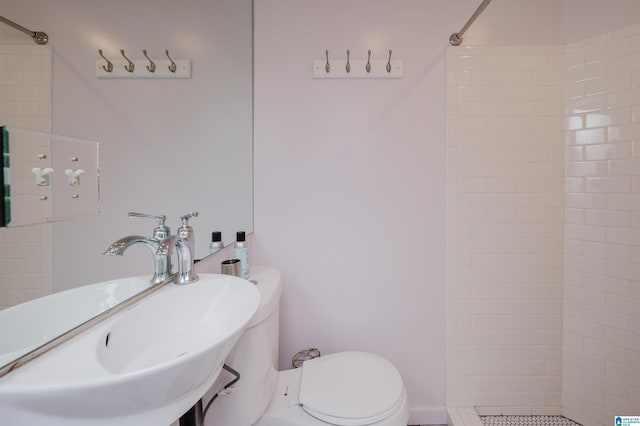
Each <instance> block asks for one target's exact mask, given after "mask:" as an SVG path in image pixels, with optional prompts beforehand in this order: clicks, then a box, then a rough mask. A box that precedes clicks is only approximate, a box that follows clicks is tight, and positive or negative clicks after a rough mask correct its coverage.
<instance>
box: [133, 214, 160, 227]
mask: <svg viewBox="0 0 640 426" xmlns="http://www.w3.org/2000/svg"><path fill="white" fill-rule="evenodd" d="M129 217H136V218H148V219H155V220H157V221H158V225H164V221H165V220H167V216H165V215H162V216H157V215H154V214H146V213H136V212H129Z"/></svg>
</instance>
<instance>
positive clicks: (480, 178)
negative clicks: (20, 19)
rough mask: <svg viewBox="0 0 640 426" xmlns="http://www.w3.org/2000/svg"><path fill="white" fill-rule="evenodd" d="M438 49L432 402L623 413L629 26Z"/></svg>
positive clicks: (632, 36)
mask: <svg viewBox="0 0 640 426" xmlns="http://www.w3.org/2000/svg"><path fill="white" fill-rule="evenodd" d="M447 59H448V63H447V68H448V83H449V87H448V91H449V106H448V114H449V135H448V156H449V157H448V158H449V164H448V191H449V192H448V200H449V204H448V208H449V212H448V226H449V229H448V243H449V247H448V250H449V253H448V254H449V265H448V271H449V277H448V326H447V331H448V342H447V344H448V364H447V368H448V370H447V373H448V378H447V388H448V389H447V405H448V406H454V407H455V406H458V407H461V406H473V407H476V409H477V411H479V412H480V413H481V414H564V415H565V416H568V417H570V418H571V419H573V420H576V421H578V422H580V423H582V424H584V425H585V426H595V425H608V424H612V421H613V417H614V416H615V415H625V414H626V415H630V414H632V413H637V412H638V410H639V409H640V26H635V27H630V28H624V29H621V30H618V31H614V32H611V33H608V34H604V35H601V36H599V37H595V38H591V39H588V40H584V41H580V42H576V43H572V44H570V45H567V46H549V47H531V46H528V47H524V46H515V47H467V48H459V47H458V48H453V49H450V52H449V53H448V58H447ZM563 97H564V99H563Z"/></svg>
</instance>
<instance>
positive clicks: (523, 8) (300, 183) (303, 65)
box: [254, 0, 563, 424]
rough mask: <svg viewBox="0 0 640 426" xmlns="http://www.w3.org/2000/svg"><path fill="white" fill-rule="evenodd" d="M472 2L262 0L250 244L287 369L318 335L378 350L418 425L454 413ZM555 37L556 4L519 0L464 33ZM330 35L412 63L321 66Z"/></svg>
mask: <svg viewBox="0 0 640 426" xmlns="http://www.w3.org/2000/svg"><path fill="white" fill-rule="evenodd" d="M454 3H455V4H454ZM515 3H517V4H515ZM477 4H478V2H475V1H464V2H451V1H445V0H440V1H430V2H425V1H417V0H402V1H399V2H388V1H382V0H375V1H370V0H369V1H365V0H353V1H349V2H344V1H339V0H331V1H323V2H317V1H311V0H302V1H301V0H271V1H257V2H256V4H255V34H254V37H255V46H254V61H255V63H254V67H255V75H254V84H255V100H254V102H255V123H254V129H255V139H254V150H255V164H254V172H255V230H256V236H255V240H254V252H255V259H256V261H257V262H259V263H263V264H269V265H274V266H276V267H278V268H280V269H281V270H282V273H283V277H284V283H285V292H284V296H283V303H282V308H281V314H282V317H281V318H282V319H281V321H282V325H281V362H280V364H281V367H282V368H288V367H289V366H290V359H291V357H292V356H293V354H294V353H295V352H296V351H298V350H300V349H302V348H307V347H310V346H317V347H318V348H320V349H321V351H322V352H323V353H330V352H336V351H342V350H364V351H371V352H377V353H380V354H382V355H383V356H385V357H387V358H388V359H390V360H391V361H392V362H393V363H394V364H395V365H396V366H398V368H399V370H400V372H401V374H402V376H403V378H404V381H405V383H406V385H407V388H408V391H409V395H410V398H411V402H412V417H411V423H412V424H417V423H423V424H426V423H431V424H433V423H445V422H446V417H445V412H444V406H445V290H446V286H445V280H446V277H445V276H446V272H445V271H446V269H445V266H446V255H445V246H446V242H445V238H446V231H445V214H446V209H445V187H446V185H445V176H446V175H445V162H446V153H445V142H446V133H447V129H446V110H445V107H446V79H445V51H446V49H447V47H448V46H449V45H448V38H449V35H450V34H451V33H452V32H454V31H457V30H459V29H460V27H461V26H462V25H463V24H464V22H465V21H466V19H468V17H469V16H470V15H471V14H472V13H473V11H474V10H475V8H476V7H477ZM516 12H517V13H519V14H522V15H525V16H527V17H528V19H526V20H523V21H522V22H519V23H517V27H518V28H519V29H520V31H514V28H515V26H516V23H514V22H513V18H511V20H508V19H506V17H508V16H512V15H514V14H515V13H516ZM543 23H544V25H545V30H544V31H543V30H542V24H543ZM513 34H515V35H513ZM507 37H510V38H509V39H508V38H507ZM562 37H563V27H562V5H561V4H557V2H552V1H546V2H536V4H535V5H533V4H531V2H525V1H518V2H495V4H493V3H492V4H491V5H490V7H489V8H488V9H487V10H486V11H485V14H483V15H482V16H481V17H480V18H479V19H478V20H477V21H476V24H475V25H474V26H473V27H472V28H471V30H469V32H468V33H467V35H466V37H465V41H467V40H468V41H469V42H472V41H475V42H482V43H486V44H498V43H503V42H505V40H510V41H511V42H514V43H515V42H518V43H535V44H542V43H559V42H561V40H562ZM325 49H328V50H329V51H330V57H335V58H337V57H342V56H343V55H345V54H346V53H345V51H346V49H350V50H351V58H352V59H366V52H367V50H368V49H371V50H372V51H373V55H374V57H376V58H378V59H384V58H385V54H386V52H387V51H388V49H392V50H393V57H394V58H398V59H403V60H404V65H405V76H404V78H403V79H401V80H314V79H312V76H311V64H312V61H313V60H317V59H322V58H323V57H324V51H325Z"/></svg>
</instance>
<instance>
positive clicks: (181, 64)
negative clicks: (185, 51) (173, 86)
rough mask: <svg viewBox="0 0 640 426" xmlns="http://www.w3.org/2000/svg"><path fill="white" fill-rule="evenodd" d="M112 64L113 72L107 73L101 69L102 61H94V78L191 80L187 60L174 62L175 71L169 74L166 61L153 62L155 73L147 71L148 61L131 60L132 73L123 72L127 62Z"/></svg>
mask: <svg viewBox="0 0 640 426" xmlns="http://www.w3.org/2000/svg"><path fill="white" fill-rule="evenodd" d="M111 62H112V63H113V71H112V72H107V71H106V70H104V69H103V68H102V66H103V65H104V64H105V62H104V59H97V60H96V78H191V61H190V60H188V59H178V60H174V62H175V64H176V71H175V72H171V71H170V70H169V66H170V65H171V61H169V60H168V59H158V60H154V61H153V62H154V63H155V65H156V69H155V72H150V71H149V70H147V65H149V61H148V60H147V59H132V60H131V62H133V65H134V69H133V72H128V71H127V70H125V68H124V66H125V65H127V64H128V63H127V61H125V60H123V59H116V60H113V61H111Z"/></svg>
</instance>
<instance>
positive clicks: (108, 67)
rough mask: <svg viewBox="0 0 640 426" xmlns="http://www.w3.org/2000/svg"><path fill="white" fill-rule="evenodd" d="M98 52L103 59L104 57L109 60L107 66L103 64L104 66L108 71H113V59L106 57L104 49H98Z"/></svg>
mask: <svg viewBox="0 0 640 426" xmlns="http://www.w3.org/2000/svg"><path fill="white" fill-rule="evenodd" d="M98 54H100V56H102V59H104V60H105V61H106V62H107V65H106V66H104V65H103V66H102V68H103V69H104V70H105V71H106V72H111V71H113V64H112V63H111V61H109V60H108V59H107V58H105V57H104V55H103V54H102V49H98Z"/></svg>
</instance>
